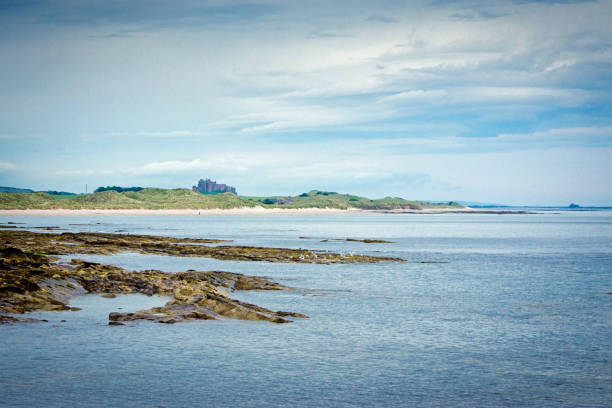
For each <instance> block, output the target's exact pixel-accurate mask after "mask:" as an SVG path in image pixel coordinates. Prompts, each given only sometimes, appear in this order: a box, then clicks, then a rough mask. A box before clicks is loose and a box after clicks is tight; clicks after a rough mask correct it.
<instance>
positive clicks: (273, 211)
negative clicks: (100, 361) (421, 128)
mask: <svg viewBox="0 0 612 408" xmlns="http://www.w3.org/2000/svg"><path fill="white" fill-rule="evenodd" d="M479 211H481V210H478V209H473V208H469V207H466V208H446V209H425V210H381V211H377V210H361V209H358V208H350V209H347V210H339V209H336V208H263V207H242V208H231V209H212V210H211V209H200V210H192V209H167V210H149V209H144V208H143V209H129V210H102V209H100V210H63V209H54V210H0V216H13V217H14V216H79V215H83V216H92V215H145V216H146V215H148V216H153V215H155V216H163V215H191V216H198V215H325V214H368V213H387V214H389V213H392V214H405V213H409V214H441V213H477V212H479Z"/></svg>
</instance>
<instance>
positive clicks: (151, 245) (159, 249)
mask: <svg viewBox="0 0 612 408" xmlns="http://www.w3.org/2000/svg"><path fill="white" fill-rule="evenodd" d="M0 242H10V244H11V246H14V247H17V248H20V249H22V250H24V251H30V250H33V249H35V250H36V251H37V252H40V253H51V254H58V255H63V254H75V253H83V254H113V253H117V252H122V251H134V252H140V253H144V254H157V255H170V256H193V257H206V258H215V259H223V260H239V261H267V262H287V263H288V262H292V263H317V264H336V263H342V264H346V263H372V262H381V261H399V262H403V261H404V260H403V259H400V258H388V257H379V256H367V255H358V254H338V253H333V252H327V251H311V250H307V249H288V248H266V247H252V246H232V245H219V244H223V243H224V242H225V241H220V240H211V239H194V238H170V237H157V236H148V235H130V234H105V233H87V232H80V233H69V232H65V233H62V234H58V233H36V232H30V231H25V230H0ZM208 244H217V245H208Z"/></svg>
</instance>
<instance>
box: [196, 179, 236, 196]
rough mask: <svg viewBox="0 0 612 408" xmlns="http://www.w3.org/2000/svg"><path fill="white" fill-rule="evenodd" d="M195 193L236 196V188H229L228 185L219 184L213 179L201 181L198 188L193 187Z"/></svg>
mask: <svg viewBox="0 0 612 408" xmlns="http://www.w3.org/2000/svg"><path fill="white" fill-rule="evenodd" d="M192 189H193V191H197V192H199V193H234V194H236V187H232V186H228V185H227V184H217V182H216V181H213V180H211V179H206V180H203V179H200V181H198V185H197V186H193V187H192Z"/></svg>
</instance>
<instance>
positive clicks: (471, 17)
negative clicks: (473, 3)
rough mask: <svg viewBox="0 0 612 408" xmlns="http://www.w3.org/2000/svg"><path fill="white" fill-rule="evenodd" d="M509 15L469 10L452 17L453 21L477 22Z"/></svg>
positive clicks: (454, 14)
mask: <svg viewBox="0 0 612 408" xmlns="http://www.w3.org/2000/svg"><path fill="white" fill-rule="evenodd" d="M509 15H510V14H509V13H503V12H495V11H487V10H482V9H481V10H479V9H475V10H469V11H465V12H457V13H453V14H451V15H450V19H451V20H458V21H461V20H463V21H475V20H493V19H496V18H500V17H506V16H509Z"/></svg>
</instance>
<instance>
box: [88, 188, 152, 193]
mask: <svg viewBox="0 0 612 408" xmlns="http://www.w3.org/2000/svg"><path fill="white" fill-rule="evenodd" d="M140 190H144V187H119V186H112V187H111V186H106V187H98V188H96V189H95V190H94V193H101V192H103V191H116V192H118V193H123V192H125V191H140Z"/></svg>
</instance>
